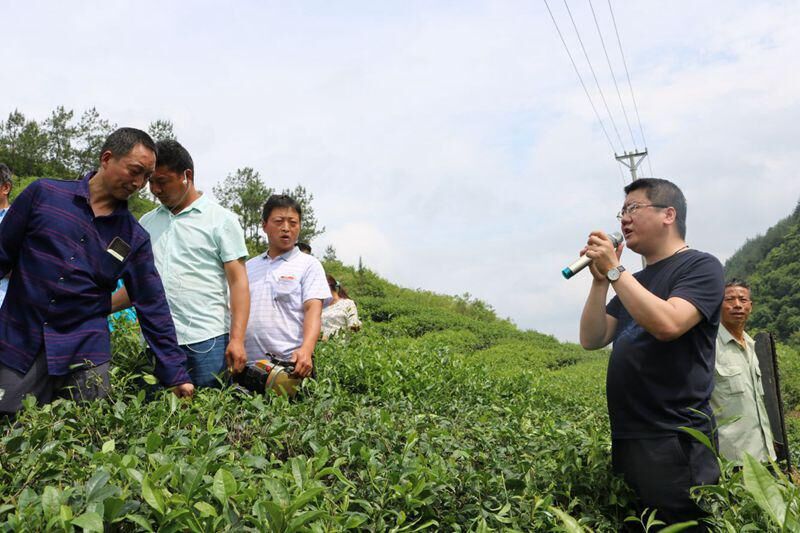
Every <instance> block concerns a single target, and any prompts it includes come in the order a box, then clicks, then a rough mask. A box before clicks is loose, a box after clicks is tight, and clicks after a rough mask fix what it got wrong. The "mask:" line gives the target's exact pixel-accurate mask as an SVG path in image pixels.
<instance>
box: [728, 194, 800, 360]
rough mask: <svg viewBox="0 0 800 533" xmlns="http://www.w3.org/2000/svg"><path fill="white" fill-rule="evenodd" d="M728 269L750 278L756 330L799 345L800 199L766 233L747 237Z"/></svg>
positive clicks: (730, 260) (740, 276)
mask: <svg viewBox="0 0 800 533" xmlns="http://www.w3.org/2000/svg"><path fill="white" fill-rule="evenodd" d="M725 273H726V276H727V277H728V278H731V277H738V278H741V279H747V280H748V281H749V282H750V284H751V286H752V287H751V289H752V294H753V301H754V307H753V315H752V318H751V321H750V326H751V327H752V328H753V329H754V330H768V331H771V332H773V333H775V334H776V335H777V336H778V338H780V339H781V340H783V341H787V342H791V343H792V344H795V345H800V203H798V205H797V208H795V210H794V213H792V214H791V215H790V216H788V217H786V218H784V219H782V220H781V221H779V222H778V223H777V224H775V225H774V226H773V227H771V228H770V229H769V230H767V232H766V233H765V234H764V235H759V236H757V237H755V238H753V239H748V240H747V242H746V243H745V244H744V245H743V246H742V247H741V248H740V249H739V250H738V251H737V252H736V253H735V254H734V255H733V256H731V257H730V259H728V261H726V262H725Z"/></svg>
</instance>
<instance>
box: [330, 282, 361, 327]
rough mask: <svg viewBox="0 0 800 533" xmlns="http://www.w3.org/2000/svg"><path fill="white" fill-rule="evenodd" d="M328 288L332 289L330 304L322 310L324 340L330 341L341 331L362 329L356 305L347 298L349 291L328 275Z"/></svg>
mask: <svg viewBox="0 0 800 533" xmlns="http://www.w3.org/2000/svg"><path fill="white" fill-rule="evenodd" d="M327 278H328V287H330V289H331V300H330V303H329V304H328V305H327V306H325V307H324V308H323V309H322V340H328V339H329V338H330V337H331V336H332V335H334V334H336V332H338V331H339V330H340V329H342V328H347V329H349V330H351V331H358V330H359V329H361V321H360V320H359V319H358V310H357V309H356V303H355V302H354V301H353V300H351V299H350V298H349V297H348V296H347V291H345V290H344V287H342V286H341V285H339V282H338V281H336V279H335V278H334V277H333V276H331V275H330V274H328V276H327Z"/></svg>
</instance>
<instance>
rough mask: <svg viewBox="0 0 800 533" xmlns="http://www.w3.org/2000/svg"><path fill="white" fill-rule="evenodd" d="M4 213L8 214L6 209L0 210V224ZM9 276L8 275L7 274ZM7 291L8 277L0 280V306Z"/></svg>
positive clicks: (0, 226) (4, 215)
mask: <svg viewBox="0 0 800 533" xmlns="http://www.w3.org/2000/svg"><path fill="white" fill-rule="evenodd" d="M6 213H8V208H7V207H6V208H5V209H0V222H2V221H3V219H4V218H5V217H6ZM0 229H2V225H0ZM9 275H10V274H9ZM7 291H8V276H6V277H4V278H3V279H0V306H2V305H3V300H5V299H6V292H7Z"/></svg>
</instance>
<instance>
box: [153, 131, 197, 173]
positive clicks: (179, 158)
mask: <svg viewBox="0 0 800 533" xmlns="http://www.w3.org/2000/svg"><path fill="white" fill-rule="evenodd" d="M156 149H157V152H156V153H157V154H158V156H157V157H156V166H157V167H167V168H168V169H170V170H171V171H172V172H178V173H181V172H184V171H185V170H191V171H192V172H194V161H192V156H191V155H189V151H188V150H187V149H186V148H184V147H183V145H182V144H181V143H179V142H178V141H176V140H174V139H165V140H163V141H158V142H157V143H156Z"/></svg>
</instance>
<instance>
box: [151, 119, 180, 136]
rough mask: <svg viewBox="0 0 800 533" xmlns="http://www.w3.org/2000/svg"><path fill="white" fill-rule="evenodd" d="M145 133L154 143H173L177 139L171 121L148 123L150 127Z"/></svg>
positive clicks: (161, 120) (162, 120)
mask: <svg viewBox="0 0 800 533" xmlns="http://www.w3.org/2000/svg"><path fill="white" fill-rule="evenodd" d="M147 133H148V134H149V135H150V137H152V138H153V140H154V141H156V142H158V141H167V140H169V141H174V140H176V139H177V137H175V127H174V126H173V124H172V121H171V120H165V119H158V120H154V121H153V122H151V123H150V126H148V127H147Z"/></svg>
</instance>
